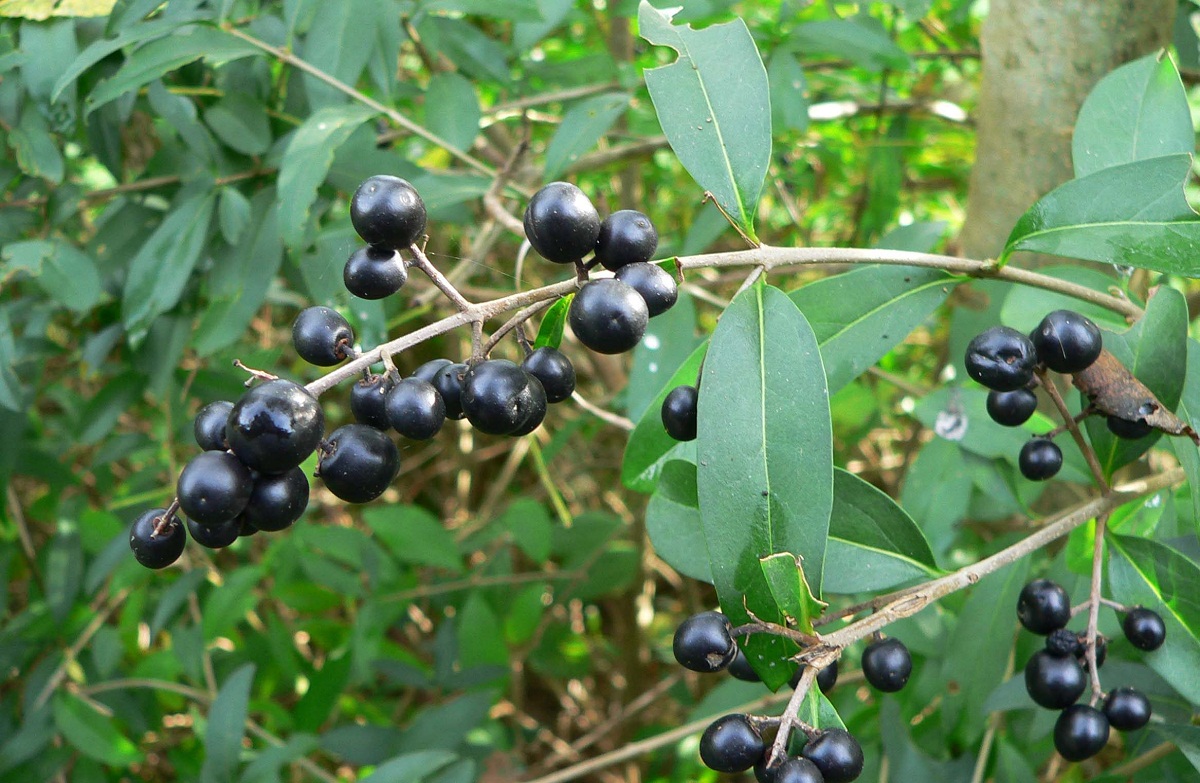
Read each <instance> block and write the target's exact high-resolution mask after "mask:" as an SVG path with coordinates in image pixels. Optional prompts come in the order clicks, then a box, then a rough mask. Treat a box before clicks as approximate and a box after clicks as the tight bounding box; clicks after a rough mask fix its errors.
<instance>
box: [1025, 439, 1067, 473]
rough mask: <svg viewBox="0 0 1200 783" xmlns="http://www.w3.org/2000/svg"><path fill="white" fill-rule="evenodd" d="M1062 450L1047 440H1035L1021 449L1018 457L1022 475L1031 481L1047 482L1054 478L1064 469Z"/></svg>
mask: <svg viewBox="0 0 1200 783" xmlns="http://www.w3.org/2000/svg"><path fill="white" fill-rule="evenodd" d="M1062 463H1063V454H1062V449H1060V448H1059V447H1058V444H1056V443H1055V442H1054V441H1052V440H1049V439H1047V438H1034V439H1033V440H1030V441H1028V442H1026V444H1025V445H1024V446H1022V447H1021V453H1020V454H1019V455H1018V456H1017V467H1018V468H1020V469H1021V475H1022V476H1024V477H1025V478H1027V479H1029V480H1030V481H1045V480H1046V479H1050V478H1053V477H1054V476H1055V475H1057V474H1058V471H1059V470H1061V469H1062Z"/></svg>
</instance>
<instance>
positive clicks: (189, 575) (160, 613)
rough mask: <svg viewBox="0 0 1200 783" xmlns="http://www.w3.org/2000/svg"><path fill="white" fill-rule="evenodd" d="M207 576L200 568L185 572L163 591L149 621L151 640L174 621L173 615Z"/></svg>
mask: <svg viewBox="0 0 1200 783" xmlns="http://www.w3.org/2000/svg"><path fill="white" fill-rule="evenodd" d="M207 576H208V574H206V573H205V571H204V569H202V568H196V569H193V570H191V571H187V572H185V573H184V574H183V575H181V576H180V577H179V578H178V579H176V580H175V581H174V582H172V583H171V586H170V587H168V588H167V589H166V590H164V591H163V593H162V595H161V596H159V598H158V600H157V602H156V603H155V606H154V617H153V618H152V619H151V620H150V638H151V639H153V638H154V637H156V636H158V632H159V631H161V630H162V629H163V628H165V627H166V626H167V623H169V622H171V620H172V619H174V617H175V614H176V613H177V612H178V611H179V610H180V609H182V608H183V605H184V604H185V603H187V600H188V596H190V595H194V594H195V592H196V590H197V589H199V587H200V585H201V584H203V582H204V580H205V578H206V577H207Z"/></svg>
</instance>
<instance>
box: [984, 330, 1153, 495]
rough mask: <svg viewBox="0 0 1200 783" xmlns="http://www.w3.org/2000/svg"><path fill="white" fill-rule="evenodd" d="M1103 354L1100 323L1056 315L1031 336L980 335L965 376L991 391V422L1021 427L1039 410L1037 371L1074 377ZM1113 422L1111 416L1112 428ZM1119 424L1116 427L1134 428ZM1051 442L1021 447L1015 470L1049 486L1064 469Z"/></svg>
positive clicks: (991, 332)
mask: <svg viewBox="0 0 1200 783" xmlns="http://www.w3.org/2000/svg"><path fill="white" fill-rule="evenodd" d="M1103 350H1104V340H1103V338H1102V336H1101V334H1100V328H1099V327H1098V326H1096V324H1094V323H1093V322H1092V321H1091V320H1090V319H1088V318H1087V317H1085V316H1082V315H1080V314H1079V313H1075V312H1072V311H1070V310H1055V311H1054V312H1052V313H1050V314H1049V315H1047V316H1046V317H1045V318H1043V319H1042V322H1041V323H1040V324H1038V326H1037V328H1036V329H1034V330H1033V331H1032V332H1031V333H1030V334H1028V335H1025V334H1022V333H1021V332H1018V331H1017V330H1016V329H1012V328H1010V327H1007V326H993V327H992V328H990V329H987V330H985V331H983V332H982V333H981V334H979V335H977V336H976V337H975V339H973V340H971V342H970V344H969V345H968V346H967V355H966V367H967V374H968V375H970V376H971V377H972V378H974V379H975V380H976V381H978V382H979V383H981V384H983V385H984V386H986V387H987V388H989V389H991V391H990V392H989V393H988V398H987V411H988V415H989V416H991V417H992V420H993V421H995V422H996V423H998V424H1002V425H1004V426H1006V427H1019V426H1020V425H1022V424H1024V423H1025V422H1026V421H1028V420H1029V417H1030V416H1032V415H1033V412H1034V411H1035V410H1036V409H1037V396H1036V395H1035V394H1034V392H1033V390H1034V388H1036V386H1037V384H1038V381H1037V378H1036V377H1035V372H1036V371H1037V369H1038V368H1039V367H1045V368H1047V369H1050V370H1053V371H1054V372H1057V373H1063V374H1066V375H1071V374H1074V373H1077V372H1082V371H1083V370H1086V369H1087V368H1088V367H1091V366H1092V363H1093V362H1095V361H1096V359H1098V358H1099V357H1100V353H1101V351H1103ZM1112 420H1113V419H1112V417H1110V418H1109V428H1110V429H1112V428H1113V424H1112ZM1118 421H1119V424H1118V428H1120V425H1129V424H1130V423H1129V422H1125V421H1124V420H1118ZM1113 431H1114V432H1117V430H1116V429H1114V430H1113ZM1117 434H1118V435H1121V434H1122V433H1120V432H1117ZM1145 434H1146V433H1145V432H1143V433H1142V435H1145ZM1052 437H1053V434H1048V435H1045V436H1040V437H1036V438H1033V439H1032V440H1030V441H1029V442H1028V443H1026V444H1025V445H1024V446H1023V447H1022V448H1021V453H1020V456H1019V457H1018V459H1017V466H1018V467H1019V468H1020V470H1021V474H1022V475H1023V476H1025V478H1027V479H1029V480H1031V481H1045V480H1046V479H1049V478H1052V477H1053V476H1055V475H1056V474H1057V473H1058V471H1059V470H1060V469H1061V468H1062V462H1063V455H1062V450H1061V449H1060V448H1059V447H1058V445H1057V444H1056V443H1054V441H1053V440H1051V438H1052ZM1122 437H1127V436H1126V435H1122ZM1138 437H1141V435H1139V436H1138Z"/></svg>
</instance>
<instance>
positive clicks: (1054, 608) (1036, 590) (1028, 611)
mask: <svg viewBox="0 0 1200 783" xmlns="http://www.w3.org/2000/svg"><path fill="white" fill-rule="evenodd" d="M1017 619H1018V620H1020V621H1021V625H1023V626H1025V629H1026V630H1028V631H1032V632H1033V633H1036V634H1040V635H1042V636H1045V635H1046V634H1048V633H1050V632H1051V631H1057V630H1058V629H1059V628H1065V627H1066V625H1067V622H1068V621H1069V620H1070V619H1071V599H1070V597H1069V596H1068V595H1067V591H1066V590H1064V589H1062V586H1060V585H1059V584H1058V583H1057V582H1051V581H1050V580H1049V579H1035V580H1033V581H1032V582H1030V583H1029V584H1027V585H1025V587H1023V588H1022V589H1021V595H1020V597H1019V598H1017Z"/></svg>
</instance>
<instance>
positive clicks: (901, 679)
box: [862, 638, 912, 693]
mask: <svg viewBox="0 0 1200 783" xmlns="http://www.w3.org/2000/svg"><path fill="white" fill-rule="evenodd" d="M862 670H863V676H864V677H865V678H866V679H867V682H869V683H871V685H873V686H874V687H875V688H876V690H880V691H883V692H884V693H895V692H896V691H898V690H900V689H901V688H903V687H904V686H905V684H906V683H907V682H908V678H909V675H911V674H912V655H910V654H909V652H908V648H907V647H905V646H904V642H902V641H900V640H899V639H896V638H889V639H880V640H878V641H875V642H872V643H871V644H869V645H867V649H865V650H864V651H863V655H862Z"/></svg>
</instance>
